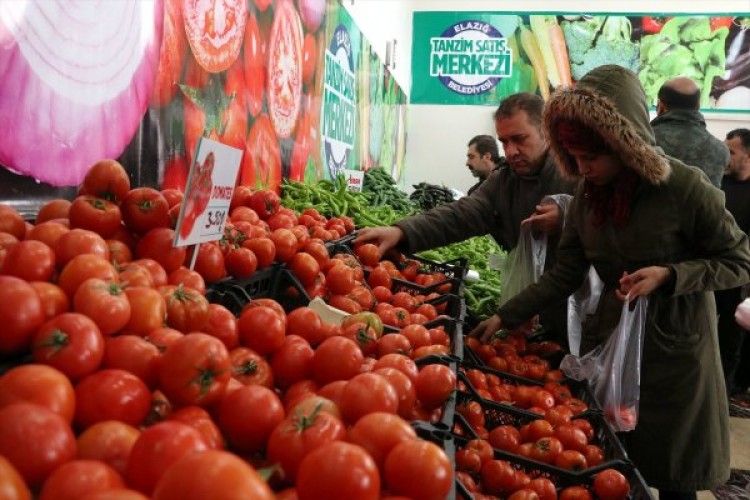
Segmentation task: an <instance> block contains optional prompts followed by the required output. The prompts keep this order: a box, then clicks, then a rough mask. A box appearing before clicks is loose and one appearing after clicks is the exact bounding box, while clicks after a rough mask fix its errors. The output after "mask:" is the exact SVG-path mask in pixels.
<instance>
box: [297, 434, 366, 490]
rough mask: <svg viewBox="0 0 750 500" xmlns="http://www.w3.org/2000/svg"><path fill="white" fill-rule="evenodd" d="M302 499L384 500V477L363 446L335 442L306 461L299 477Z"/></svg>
mask: <svg viewBox="0 0 750 500" xmlns="http://www.w3.org/2000/svg"><path fill="white" fill-rule="evenodd" d="M297 493H298V495H299V498H300V500H313V499H318V498H328V499H331V500H339V499H341V500H343V499H350V498H357V499H362V500H376V499H379V498H380V475H379V474H378V468H377V465H376V464H375V462H374V461H373V459H372V458H371V457H370V455H368V453H367V452H366V451H365V450H364V449H363V448H361V447H360V446H357V445H354V444H351V443H345V442H343V441H332V442H329V443H326V444H324V445H322V446H320V447H318V448H317V449H315V450H313V451H312V452H310V453H308V454H307V456H306V457H305V458H304V459H303V460H302V462H301V463H300V466H299V472H298V474H297Z"/></svg>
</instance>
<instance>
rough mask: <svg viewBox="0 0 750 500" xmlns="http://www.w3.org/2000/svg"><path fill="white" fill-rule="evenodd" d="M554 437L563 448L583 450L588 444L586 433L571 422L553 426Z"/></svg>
mask: <svg viewBox="0 0 750 500" xmlns="http://www.w3.org/2000/svg"><path fill="white" fill-rule="evenodd" d="M555 437H557V439H559V440H560V442H561V443H562V445H563V447H564V448H565V449H571V450H577V451H584V450H585V449H586V445H587V444H588V438H587V437H586V433H585V432H584V431H583V430H582V429H580V428H578V427H577V426H575V425H573V424H562V425H559V426H557V427H556V428H555Z"/></svg>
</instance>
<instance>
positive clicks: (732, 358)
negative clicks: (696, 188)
mask: <svg viewBox="0 0 750 500" xmlns="http://www.w3.org/2000/svg"><path fill="white" fill-rule="evenodd" d="M724 142H725V144H726V145H727V147H728V148H729V151H730V156H729V164H728V167H727V173H726V175H724V177H723V178H722V181H721V189H722V191H724V195H725V205H726V208H727V210H728V211H729V213H731V214H732V215H733V216H734V219H735V220H736V221H737V225H738V226H739V227H740V229H742V230H743V231H745V233H747V234H750V129H746V128H739V129H735V130H732V131H731V132H729V133H728V134H727V138H726V141H724ZM742 289H743V287H739V288H731V289H729V290H720V291H716V292H714V295H715V297H716V310H717V313H718V314H719V352H720V353H721V365H722V368H723V370H724V380H725V382H726V386H727V393H728V394H729V396H730V397H731V396H740V397H742V398H744V399H745V403H750V398H748V395H747V394H744V393H746V391H747V389H748V385H750V380H748V378H749V377H748V372H749V371H750V359H749V358H750V348H749V347H750V341H748V335H750V333H748V331H747V330H745V329H743V328H742V327H741V326H740V325H739V324H737V321H736V320H735V318H734V312H735V310H736V309H737V306H738V305H739V304H740V302H742V299H743V298H744V297H743V296H742ZM743 344H745V348H744V349H743Z"/></svg>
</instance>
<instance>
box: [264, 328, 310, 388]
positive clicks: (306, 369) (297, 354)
mask: <svg viewBox="0 0 750 500" xmlns="http://www.w3.org/2000/svg"><path fill="white" fill-rule="evenodd" d="M314 356H315V351H313V349H312V347H310V344H308V342H307V340H304V338H302V337H297V336H296V335H287V336H286V339H285V340H284V345H283V346H281V349H279V350H278V351H276V352H275V353H274V354H273V357H272V358H271V368H272V370H273V376H274V381H275V383H276V386H277V387H279V388H280V389H287V388H288V387H290V386H292V385H293V384H295V383H296V382H299V381H300V380H304V379H306V378H309V377H310V376H311V375H312V360H313V357H314Z"/></svg>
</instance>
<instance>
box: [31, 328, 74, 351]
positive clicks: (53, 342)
mask: <svg viewBox="0 0 750 500" xmlns="http://www.w3.org/2000/svg"><path fill="white" fill-rule="evenodd" d="M68 344H70V336H69V335H68V334H67V333H65V332H64V331H62V330H60V329H55V330H54V331H53V332H52V334H51V335H50V336H49V337H48V338H47V339H45V340H42V341H41V342H37V344H36V347H52V352H51V353H50V354H49V355H52V354H55V353H57V352H58V351H59V350H60V349H62V348H63V347H65V346H66V345H68ZM49 355H48V356H49Z"/></svg>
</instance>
